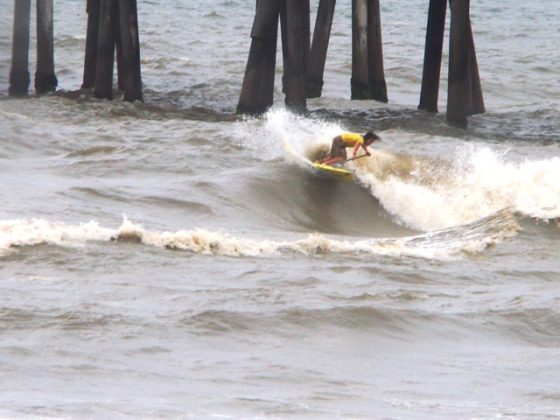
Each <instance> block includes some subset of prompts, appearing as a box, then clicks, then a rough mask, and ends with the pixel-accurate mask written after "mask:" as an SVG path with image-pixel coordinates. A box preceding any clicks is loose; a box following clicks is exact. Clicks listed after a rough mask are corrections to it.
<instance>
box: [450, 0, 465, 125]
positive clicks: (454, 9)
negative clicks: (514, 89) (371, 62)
mask: <svg viewBox="0 0 560 420" xmlns="http://www.w3.org/2000/svg"><path fill="white" fill-rule="evenodd" d="M468 22H469V0H453V1H452V2H451V28H450V39H449V76H448V94H447V115H446V118H447V120H448V121H449V122H450V123H451V124H453V125H457V126H459V127H466V125H467V115H468V100H469V98H470V90H469V87H470V86H469V66H468V64H469V59H468V58H469V55H468V45H469V42H468Z"/></svg>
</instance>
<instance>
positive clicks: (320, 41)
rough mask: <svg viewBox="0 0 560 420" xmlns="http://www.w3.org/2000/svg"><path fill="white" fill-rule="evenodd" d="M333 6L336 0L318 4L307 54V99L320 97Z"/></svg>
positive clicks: (322, 1) (322, 0)
mask: <svg viewBox="0 0 560 420" xmlns="http://www.w3.org/2000/svg"><path fill="white" fill-rule="evenodd" d="M335 5H336V0H320V2H319V9H318V10H317V20H316V21H315V29H314V31H313V42H312V44H311V51H310V53H309V64H308V72H307V89H306V90H307V97H308V98H319V97H321V92H322V90H323V75H324V72H325V62H326V60H327V50H328V48H329V39H330V36H331V28H332V21H333V15H334V9H335Z"/></svg>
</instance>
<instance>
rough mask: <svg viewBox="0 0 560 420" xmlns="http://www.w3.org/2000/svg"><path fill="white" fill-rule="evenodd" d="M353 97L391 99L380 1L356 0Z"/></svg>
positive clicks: (354, 12) (354, 2) (354, 6)
mask: <svg viewBox="0 0 560 420" xmlns="http://www.w3.org/2000/svg"><path fill="white" fill-rule="evenodd" d="M350 84H351V98H352V99H375V100H377V101H382V102H387V84H386V83H385V72H384V69H383V48H382V44H381V16H380V8H379V0H352V80H351V82H350Z"/></svg>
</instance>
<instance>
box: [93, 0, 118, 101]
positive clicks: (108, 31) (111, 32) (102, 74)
mask: <svg viewBox="0 0 560 420" xmlns="http://www.w3.org/2000/svg"><path fill="white" fill-rule="evenodd" d="M116 14H117V3H116V2H115V1H113V0H101V5H100V9H99V40H98V45H97V63H96V68H95V87H94V96H95V97H96V98H99V99H113V70H114V62H115V27H116V25H115V19H116Z"/></svg>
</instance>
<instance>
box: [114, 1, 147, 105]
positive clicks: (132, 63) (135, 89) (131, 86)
mask: <svg viewBox="0 0 560 420" xmlns="http://www.w3.org/2000/svg"><path fill="white" fill-rule="evenodd" d="M119 19H120V31H119V41H120V45H121V55H122V58H121V61H122V64H121V67H122V76H121V71H120V70H119V77H120V79H121V83H122V88H123V90H124V99H125V100H126V101H136V100H139V101H141V100H142V76H141V70H140V38H139V34H138V11H137V5H136V0H119Z"/></svg>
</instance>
